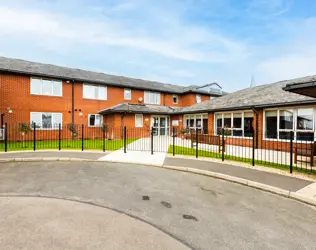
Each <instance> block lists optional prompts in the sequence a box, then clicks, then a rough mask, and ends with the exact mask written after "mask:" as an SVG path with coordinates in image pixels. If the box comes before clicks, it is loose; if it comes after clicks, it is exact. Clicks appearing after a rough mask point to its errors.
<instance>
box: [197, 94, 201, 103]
mask: <svg viewBox="0 0 316 250" xmlns="http://www.w3.org/2000/svg"><path fill="white" fill-rule="evenodd" d="M201 101H202V100H201V95H199V94H196V103H200V102H201Z"/></svg>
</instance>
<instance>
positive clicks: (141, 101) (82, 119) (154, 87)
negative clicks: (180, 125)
mask: <svg viewBox="0 0 316 250" xmlns="http://www.w3.org/2000/svg"><path fill="white" fill-rule="evenodd" d="M222 94H223V92H222V91H221V88H220V86H219V85H217V84H211V85H205V86H189V87H182V86H177V85H171V84H164V83H159V82H154V81H145V80H140V79H132V78H127V77H122V76H114V75H108V74H104V73H97V72H91V71H85V70H80V69H72V68H66V67H60V66H55V65H49V64H41V63H35V62H29V61H24V60H18V59H11V58H5V57H0V113H1V114H2V116H1V123H2V125H3V123H4V122H6V123H8V124H9V125H10V124H17V123H21V122H26V123H33V122H35V123H36V125H37V128H38V130H48V129H52V130H53V129H56V128H57V126H58V124H62V125H66V124H84V125H85V126H87V127H90V128H93V127H99V126H101V124H103V123H106V124H107V125H108V126H112V127H114V126H115V127H118V126H128V127H135V126H136V127H139V126H142V125H143V124H146V125H147V126H153V125H154V124H156V123H155V121H156V120H157V119H158V120H160V121H161V124H162V125H163V126H164V127H165V128H166V129H167V127H168V128H169V127H170V115H169V114H167V113H164V112H162V113H161V112H156V113H153V114H147V116H146V117H145V116H144V117H143V116H140V115H141V114H139V115H133V116H128V115H127V116H125V117H124V116H122V115H118V114H117V115H100V114H99V112H100V111H101V110H104V109H107V108H111V107H113V106H116V105H118V104H124V103H125V104H127V103H128V104H138V105H140V106H143V107H145V106H150V107H160V108H166V109H170V110H171V109H176V108H181V107H185V106H190V105H193V104H195V103H199V102H203V101H206V100H209V99H210V98H213V97H218V96H221V95H222ZM140 119H142V120H141V121H140Z"/></svg>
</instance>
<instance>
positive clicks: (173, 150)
mask: <svg viewBox="0 0 316 250" xmlns="http://www.w3.org/2000/svg"><path fill="white" fill-rule="evenodd" d="M175 138H176V128H175V127H173V128H172V155H173V156H175V149H174V147H175V146H174V145H175Z"/></svg>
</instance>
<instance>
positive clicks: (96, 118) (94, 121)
mask: <svg viewBox="0 0 316 250" xmlns="http://www.w3.org/2000/svg"><path fill="white" fill-rule="evenodd" d="M102 122H103V121H102V115H99V114H91V115H88V126H89V127H101V126H102Z"/></svg>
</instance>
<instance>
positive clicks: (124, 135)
mask: <svg viewBox="0 0 316 250" xmlns="http://www.w3.org/2000/svg"><path fill="white" fill-rule="evenodd" d="M123 138H124V153H126V126H124V134H123Z"/></svg>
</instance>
